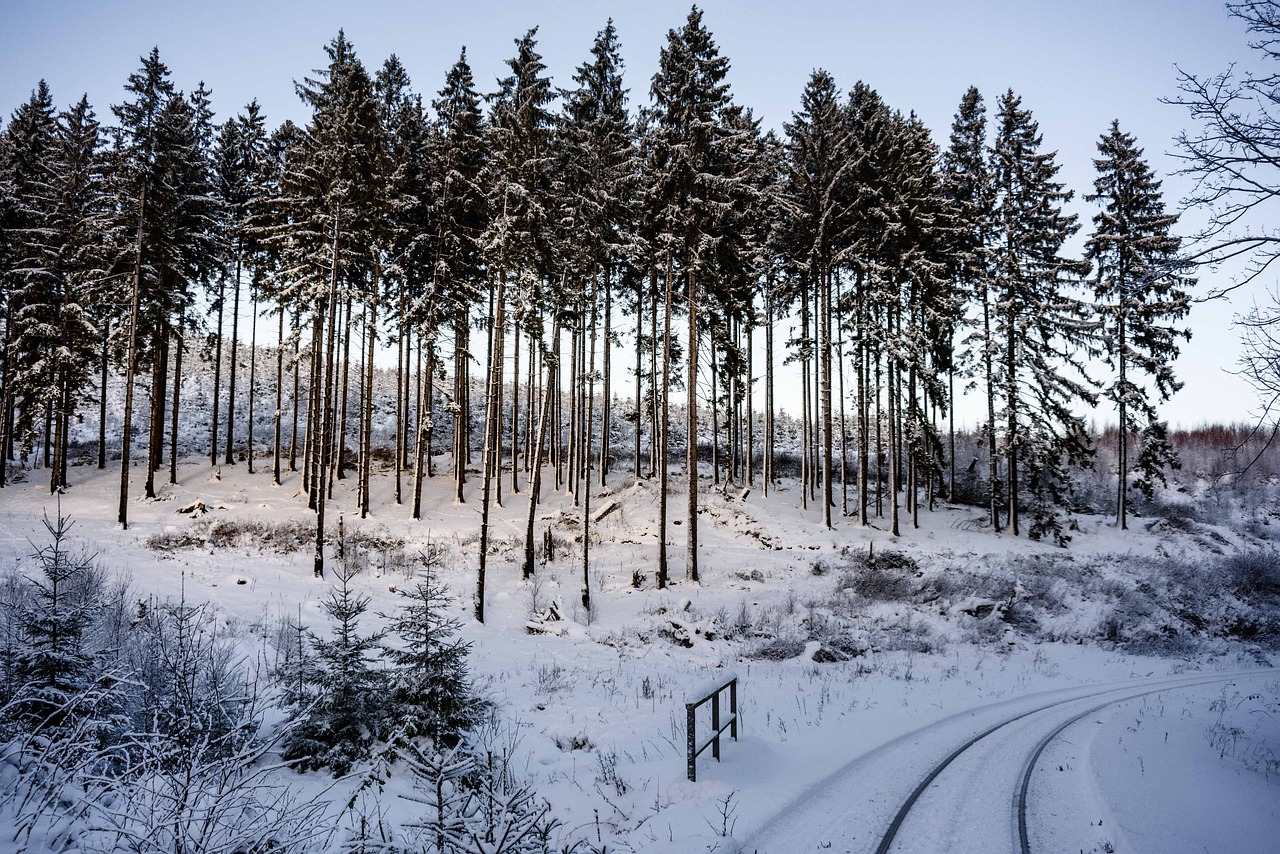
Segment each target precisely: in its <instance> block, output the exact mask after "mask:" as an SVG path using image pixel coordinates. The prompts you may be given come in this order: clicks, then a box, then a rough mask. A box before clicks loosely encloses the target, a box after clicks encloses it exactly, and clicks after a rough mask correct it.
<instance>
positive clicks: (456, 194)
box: [413, 49, 488, 518]
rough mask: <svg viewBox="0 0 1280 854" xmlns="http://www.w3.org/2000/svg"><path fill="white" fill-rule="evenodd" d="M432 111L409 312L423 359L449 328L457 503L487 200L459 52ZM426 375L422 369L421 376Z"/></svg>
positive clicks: (479, 122) (479, 116)
mask: <svg viewBox="0 0 1280 854" xmlns="http://www.w3.org/2000/svg"><path fill="white" fill-rule="evenodd" d="M432 110H433V111H434V113H435V116H436V126H435V132H434V134H433V135H432V137H431V163H432V166H433V168H432V173H431V198H432V216H433V219H434V222H435V227H434V228H433V229H432V231H431V232H428V235H427V236H428V237H429V238H430V239H431V240H432V271H431V283H430V286H429V290H428V292H427V293H426V294H425V295H423V297H422V298H420V299H419V300H417V301H416V302H415V305H414V309H413V312H414V317H415V318H420V322H421V323H422V324H423V325H424V327H425V329H426V334H427V336H428V340H429V347H428V361H429V362H432V363H434V362H435V360H436V359H437V358H438V346H437V344H436V342H435V334H436V329H437V326H443V327H448V328H449V329H450V331H451V332H452V333H453V336H452V337H453V342H452V344H453V346H452V351H453V352H452V356H453V380H454V382H453V389H452V392H451V393H450V394H448V395H447V397H448V399H449V400H448V404H447V406H446V410H447V411H450V412H451V413H452V415H453V460H454V466H453V469H454V471H453V475H454V498H455V500H456V501H458V502H462V500H463V486H464V484H465V482H466V464H467V461H468V453H469V438H470V425H469V414H468V402H469V393H468V388H467V380H468V377H469V371H468V363H469V361H470V359H471V353H470V330H471V312H472V310H473V309H474V307H475V305H476V303H478V302H479V300H480V293H481V287H482V279H483V268H484V265H483V259H482V256H481V246H482V242H481V236H482V234H483V233H484V231H485V226H486V225H487V223H488V208H487V201H488V200H487V199H486V196H485V192H484V187H483V184H482V182H481V176H482V175H483V174H484V173H485V172H486V171H487V165H486V161H487V159H488V151H487V148H486V144H485V133H486V130H485V128H486V125H485V121H484V115H483V113H482V112H481V110H480V95H479V93H478V92H477V91H476V88H475V80H474V78H473V76H472V74H471V66H470V65H469V64H468V63H467V54H466V50H465V49H463V51H462V53H461V55H460V56H459V57H458V61H457V62H455V63H454V64H453V66H452V67H451V68H450V69H449V72H448V74H447V75H446V77H445V82H444V86H443V87H442V88H441V89H440V91H439V93H438V97H437V98H436V100H435V101H433V102H432ZM432 373H433V371H430V370H429V371H428V375H431V374H432ZM426 409H428V408H427V407H425V406H424V410H426ZM428 411H429V410H428ZM420 433H421V430H420ZM430 439H431V433H430V427H429V426H428V430H427V432H426V434H425V435H420V439H419V447H421V448H423V449H425V448H426V446H427V444H428V443H429V442H430ZM419 463H420V464H419V466H418V471H417V473H416V475H415V477H416V482H415V485H414V517H415V518H419V517H420V515H421V493H422V477H423V476H424V475H425V470H426V458H424V455H423V454H422V453H419Z"/></svg>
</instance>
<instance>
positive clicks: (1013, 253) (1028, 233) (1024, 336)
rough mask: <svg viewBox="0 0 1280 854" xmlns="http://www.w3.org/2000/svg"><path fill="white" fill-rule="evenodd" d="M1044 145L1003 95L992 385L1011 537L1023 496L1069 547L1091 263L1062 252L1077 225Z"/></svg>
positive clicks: (1041, 528) (1035, 527)
mask: <svg viewBox="0 0 1280 854" xmlns="http://www.w3.org/2000/svg"><path fill="white" fill-rule="evenodd" d="M1042 143H1043V141H1042V138H1041V135H1040V131H1039V127H1038V125H1037V123H1036V122H1035V120H1034V119H1033V118H1032V117H1031V112H1030V110H1027V109H1026V108H1024V107H1023V106H1022V99H1021V98H1019V97H1017V96H1016V95H1014V94H1013V92H1012V91H1010V92H1007V93H1006V94H1004V95H1002V96H1001V98H1000V103H999V107H998V115H997V128H996V139H995V145H994V147H993V149H992V154H991V156H992V161H991V162H992V173H993V176H994V185H995V191H996V192H995V204H994V210H995V222H994V229H993V234H992V238H993V250H992V254H993V263H994V273H993V276H994V287H995V294H996V299H995V305H996V311H995V318H994V322H993V324H992V326H993V328H992V335H993V336H994V338H995V339H996V341H998V342H999V351H1000V356H999V359H1000V364H999V366H998V367H997V368H996V371H997V376H996V382H995V385H996V388H997V389H998V393H999V394H1000V396H1001V412H1000V414H1001V415H1002V416H1003V419H1004V437H1003V441H1004V453H1005V460H1006V470H1005V482H1006V486H1007V498H1008V501H1009V507H1008V513H1009V527H1010V530H1012V532H1013V533H1014V535H1015V536H1016V535H1017V534H1018V533H1019V532H1020V521H1019V516H1020V510H1021V505H1022V504H1023V503H1024V502H1025V504H1026V506H1027V507H1028V509H1029V510H1030V515H1031V525H1030V527H1029V529H1028V534H1029V535H1030V536H1031V537H1032V538H1033V539H1041V538H1044V537H1049V538H1052V539H1053V540H1055V541H1056V542H1058V543H1059V544H1063V545H1065V544H1066V542H1067V541H1068V540H1069V539H1070V537H1069V535H1067V534H1066V533H1065V531H1064V530H1063V523H1062V518H1061V514H1062V511H1063V509H1064V507H1065V505H1066V504H1067V497H1068V495H1069V493H1070V489H1071V484H1070V480H1069V477H1068V467H1069V466H1072V465H1075V466H1082V465H1087V464H1088V462H1089V459H1090V457H1091V455H1092V449H1091V448H1090V447H1089V440H1088V437H1087V434H1086V433H1085V429H1084V422H1083V418H1082V417H1081V416H1080V415H1079V414H1078V412H1079V408H1080V405H1081V404H1087V405H1093V404H1094V403H1095V402H1096V399H1097V395H1096V392H1095V390H1094V385H1093V383H1092V381H1091V380H1090V379H1089V377H1088V375H1087V373H1086V371H1085V366H1084V358H1085V356H1087V355H1088V354H1089V350H1088V345H1089V340H1088V332H1089V310H1088V307H1087V306H1086V305H1085V304H1084V303H1083V302H1082V301H1081V300H1080V299H1079V298H1078V297H1076V296H1073V295H1072V293H1071V291H1072V289H1073V288H1078V287H1080V285H1081V279H1082V277H1083V276H1084V275H1085V273H1086V272H1087V271H1088V263H1087V262H1081V261H1079V260H1074V259H1071V258H1068V257H1066V256H1065V255H1063V254H1062V253H1063V249H1064V247H1065V244H1066V242H1067V241H1068V240H1069V239H1070V238H1071V236H1072V235H1074V234H1075V232H1076V230H1077V229H1078V225H1077V223H1076V217H1075V216H1074V215H1069V214H1066V213H1064V212H1063V207H1064V206H1065V205H1066V203H1067V202H1068V201H1070V199H1071V196H1072V194H1071V192H1070V191H1068V190H1066V189H1065V188H1064V187H1063V185H1062V183H1061V182H1059V181H1057V180H1056V178H1057V173H1058V169H1059V167H1058V164H1057V163H1056V162H1055V156H1054V153H1053V152H1045V151H1042V150H1041V146H1042Z"/></svg>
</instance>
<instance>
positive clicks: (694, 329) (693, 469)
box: [685, 269, 698, 582]
mask: <svg viewBox="0 0 1280 854" xmlns="http://www.w3.org/2000/svg"><path fill="white" fill-rule="evenodd" d="M688 276H689V291H688V296H687V299H688V306H689V355H688V359H689V364H688V380H687V382H688V384H689V385H688V399H689V411H688V412H687V413H686V421H687V423H688V425H689V427H688V431H687V433H688V437H689V440H688V443H687V444H688V449H687V451H688V460H687V462H686V464H685V465H686V467H687V468H688V471H687V472H686V474H687V475H688V479H689V495H688V499H689V508H688V515H689V518H688V521H687V522H686V523H685V524H686V525H687V526H688V528H689V531H688V537H689V539H688V550H687V552H686V555H685V575H686V577H687V578H688V579H689V580H690V581H693V582H697V581H698V302H697V285H696V283H695V281H694V272H693V270H692V269H690V270H689V271H688Z"/></svg>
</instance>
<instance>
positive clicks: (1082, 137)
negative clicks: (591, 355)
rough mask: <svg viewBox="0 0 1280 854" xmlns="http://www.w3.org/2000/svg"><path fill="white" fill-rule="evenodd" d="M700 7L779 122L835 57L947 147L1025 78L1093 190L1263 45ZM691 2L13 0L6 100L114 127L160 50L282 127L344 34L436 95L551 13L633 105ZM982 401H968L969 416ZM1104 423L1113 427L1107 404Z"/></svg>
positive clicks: (1171, 1) (1217, 387) (1225, 30)
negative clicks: (1201, 78)
mask: <svg viewBox="0 0 1280 854" xmlns="http://www.w3.org/2000/svg"><path fill="white" fill-rule="evenodd" d="M700 5H701V6H702V8H703V9H704V11H705V21H706V24H707V25H708V27H709V28H710V29H711V31H712V32H713V34H714V35H715V38H716V40H717V42H718V44H719V45H720V48H721V51H722V53H723V54H724V55H726V56H727V57H729V59H730V61H731V63H732V70H731V72H730V82H731V84H732V87H733V91H734V93H735V95H736V97H737V98H738V100H739V101H741V102H742V103H745V104H747V105H750V106H752V107H754V108H755V110H756V113H757V114H758V115H759V116H761V117H762V118H763V119H764V121H765V123H766V124H767V125H769V126H772V127H780V126H781V123H782V122H783V121H785V120H786V119H787V118H788V117H789V116H790V114H791V112H792V110H794V109H795V108H796V106H797V104H798V102H799V95H800V91H801V89H802V88H803V86H804V83H805V81H806V79H807V78H808V76H809V72H810V71H811V70H812V69H813V68H815V67H824V68H826V69H828V70H829V71H830V72H831V73H832V74H833V75H834V76H835V78H836V81H837V83H838V84H839V85H840V86H841V88H847V87H849V86H850V85H852V84H853V83H854V82H855V81H856V80H864V81H866V82H867V83H868V84H870V85H871V86H873V87H874V88H876V89H877V90H878V91H879V92H880V94H881V95H882V96H883V97H884V98H885V100H886V101H887V102H888V103H889V104H890V105H891V106H892V107H895V108H898V109H901V110H904V111H906V110H915V111H916V112H917V113H918V114H919V115H920V117H921V118H922V119H923V120H924V121H925V123H926V124H927V125H928V126H929V127H931V128H932V129H933V130H934V132H935V138H936V139H937V140H938V141H939V142H940V144H943V145H945V140H946V132H947V129H948V127H949V125H950V122H951V117H952V115H953V113H954V112H955V108H956V105H957V104H958V103H959V100H960V96H961V95H962V94H963V92H964V90H965V89H966V88H967V87H968V86H969V85H970V84H974V85H977V86H978V88H979V89H980V90H981V91H982V92H983V94H984V96H985V97H986V99H987V102H988V107H989V108H991V107H992V106H993V105H994V102H995V100H996V97H997V96H998V95H999V94H1000V93H1001V92H1003V91H1004V90H1005V89H1007V88H1013V89H1014V91H1016V92H1017V93H1019V94H1020V95H1022V97H1023V102H1024V104H1025V105H1026V106H1027V107H1029V108H1031V110H1032V111H1033V113H1034V114H1035V116H1036V118H1037V119H1038V120H1039V122H1040V127H1041V130H1042V131H1043V133H1044V138H1045V145H1046V146H1047V147H1049V148H1052V149H1056V150H1057V151H1058V152H1059V162H1060V163H1061V164H1062V167H1063V169H1062V178H1063V179H1064V180H1065V181H1066V182H1067V184H1068V185H1069V186H1070V187H1072V188H1073V189H1075V190H1076V192H1077V194H1078V195H1083V194H1084V193H1085V192H1087V191H1088V190H1089V189H1090V188H1091V181H1092V177H1093V167H1092V157H1093V156H1094V153H1095V150H1094V145H1095V142H1096V140H1097V138H1098V136H1099V134H1101V133H1102V132H1103V131H1105V130H1106V128H1107V126H1108V125H1109V123H1110V121H1111V119H1113V118H1119V119H1120V122H1121V126H1122V127H1123V128H1124V129H1125V130H1127V131H1129V132H1130V133H1133V134H1135V135H1136V136H1137V138H1138V141H1139V143H1140V144H1142V145H1143V146H1144V147H1145V148H1146V150H1147V155H1148V158H1149V159H1150V160H1151V162H1152V164H1153V166H1154V167H1155V168H1156V169H1157V170H1158V171H1160V172H1161V174H1163V175H1167V174H1168V173H1169V172H1170V171H1171V170H1172V169H1173V168H1175V166H1174V163H1173V162H1172V161H1171V160H1170V159H1169V158H1168V157H1167V156H1166V154H1165V152H1167V151H1168V150H1169V149H1170V148H1171V140H1172V137H1173V136H1174V134H1175V133H1176V132H1177V131H1178V130H1179V129H1180V128H1181V127H1183V125H1184V124H1185V118H1186V117H1185V114H1184V112H1183V111H1182V110H1180V109H1178V108H1176V107H1169V106H1165V105H1162V104H1160V103H1159V100H1158V99H1159V98H1160V97H1161V96H1168V95H1171V94H1173V93H1174V91H1175V71H1174V67H1173V66H1174V63H1175V62H1176V63H1178V64H1180V65H1181V66H1183V67H1184V68H1186V69H1188V70H1192V71H1195V72H1197V73H1210V72H1214V71H1218V70H1221V69H1224V68H1225V67H1226V66H1227V64H1228V63H1230V62H1232V61H1233V60H1246V59H1247V58H1248V57H1247V54H1248V51H1247V49H1246V47H1245V34H1244V30H1243V27H1242V26H1241V24H1240V23H1239V22H1238V21H1235V20H1232V19H1230V18H1228V16H1227V15H1226V12H1225V11H1224V9H1223V8H1222V5H1221V4H1220V3H1217V2H1213V0H1164V1H1163V2H1161V1H1160V0H1059V2H1047V0H1045V1H1043V2H1042V0H983V2H949V1H948V0H914V1H913V0H903V2H891V0H853V2H844V3H838V2H816V0H793V1H792V2H787V3H781V2H760V0H754V2H729V0H710V1H709V2H705V3H702V4H700ZM688 11H689V5H688V3H686V2H683V0H676V1H675V2H672V0H650V2H627V3H618V2H613V3H610V2H599V0H574V2H557V3H539V2H518V0H470V2H468V1H467V0H454V2H436V0H429V1H428V0H418V2H412V0H367V2H359V3H354V2H351V3H344V2H336V0H308V2H294V3H273V2H269V0H260V2H244V0H225V2H220V3H216V4H215V3H190V2H179V0H167V2H166V1H165V0H116V2H89V0H54V2H50V0H0V57H3V62H2V63H0V112H2V113H3V114H4V115H5V117H6V121H7V116H8V114H9V113H11V112H12V110H13V108H14V107H16V106H17V105H18V104H19V103H20V102H21V101H23V100H24V99H25V98H26V97H27V96H28V95H29V93H30V91H31V89H32V88H33V87H34V85H35V84H36V82H37V81H38V80H40V79H41V78H44V79H45V80H47V81H48V82H49V84H50V86H51V87H52V90H53V95H54V98H55V100H56V102H57V103H58V104H60V105H64V104H66V103H69V102H71V101H73V100H75V99H76V98H78V97H79V95H80V94H81V93H82V92H87V93H88V95H89V98H90V100H91V101H92V103H93V104H94V106H95V107H96V108H97V110H98V112H99V115H100V117H102V118H103V119H104V120H110V118H111V117H110V112H109V109H108V108H109V105H110V104H111V103H112V102H113V101H117V100H119V99H120V96H121V87H122V86H123V84H124V81H125V78H126V77H127V76H128V74H129V73H130V72H132V71H134V70H135V69H136V68H137V67H138V65H139V57H140V56H141V55H142V54H144V53H146V52H147V51H149V50H150V48H151V47H152V45H158V46H159V48H160V53H161V57H162V59H163V60H164V61H165V62H166V63H167V64H168V65H169V67H170V68H171V70H172V71H173V75H174V79H175V81H176V83H177V85H178V86H179V87H181V88H183V89H186V90H190V89H191V88H192V87H194V86H195V85H196V83H197V82H198V81H200V80H204V81H205V82H206V83H207V84H208V86H209V87H210V88H211V89H212V90H213V105H214V108H215V110H216V111H217V113H218V116H219V118H223V117H226V116H227V115H229V114H231V113H234V112H235V111H237V110H238V109H239V108H240V107H242V106H243V105H244V104H245V103H247V102H248V101H249V100H250V99H252V98H255V97H256V98H257V99H258V100H259V102H260V103H261V104H262V106H263V109H264V110H265V112H266V114H267V117H268V120H269V121H270V122H272V123H276V122H279V121H281V120H283V119H285V118H292V119H294V120H295V121H299V120H305V118H306V112H305V110H304V109H303V107H302V105H301V104H300V103H299V101H298V99H297V97H296V96H295V94H294V91H293V81H294V80H295V79H300V78H301V77H303V76H304V75H307V74H309V73H310V72H311V70H312V69H314V68H316V67H319V66H321V65H323V64H324V59H325V57H324V53H323V49H322V48H323V46H324V44H325V43H326V42H327V41H329V40H330V39H331V38H332V37H333V36H334V35H335V34H336V33H337V31H338V29H339V28H340V27H341V28H344V29H345V30H346V33H347V36H348V38H349V39H350V40H351V41H352V42H353V43H354V45H355V47H356V51H357V54H358V55H359V56H360V57H361V58H362V59H363V60H364V61H365V63H366V64H367V65H368V66H370V67H371V68H374V67H376V66H378V65H379V64H381V62H382V60H383V59H385V58H386V56H387V55H388V54H390V53H396V54H397V55H399V57H400V58H401V60H402V61H403V63H404V64H405V66H406V67H407V69H408V71H409V73H410V75H411V76H412V78H413V83H414V85H415V88H417V89H418V90H419V91H421V92H423V93H424V94H427V95H428V96H430V95H431V94H433V93H434V92H435V90H436V89H438V88H439V86H440V84H441V82H442V81H443V79H444V74H445V71H446V70H447V69H448V68H449V66H450V65H451V64H452V63H453V62H454V60H455V59H456V58H457V55H458V51H459V48H460V47H461V46H462V45H464V44H465V45H466V46H467V51H468V58H469V59H470V61H471V65H472V68H473V70H474V71H475V74H476V79H477V82H478V84H479V85H480V87H481V88H482V89H484V90H488V89H492V88H494V87H493V81H494V80H495V79H496V78H497V77H498V76H500V75H502V74H503V73H504V72H505V70H506V69H505V66H504V65H503V60H504V59H506V58H507V57H508V56H510V55H511V53H512V52H513V44H512V40H513V39H515V38H516V37H518V36H520V35H522V34H523V33H524V31H525V30H526V29H528V28H529V27H531V26H534V25H538V26H539V33H538V38H539V47H540V49H541V51H542V53H543V56H544V59H545V62H546V64H547V66H548V68H549V70H550V72H551V74H552V75H553V77H554V82H555V83H557V84H559V85H569V75H570V74H571V73H572V70H573V68H574V66H576V65H577V64H578V63H579V62H581V61H582V60H583V59H584V58H585V57H586V55H587V51H588V50H589V48H590V45H591V40H592V38H593V37H594V35H595V33H596V32H597V31H598V30H599V29H600V28H601V27H603V25H604V23H605V20H606V19H607V18H609V17H610V16H612V17H613V19H614V22H615V24H616V25H617V27H618V32H619V36H620V38H621V42H622V46H623V54H624V56H625V58H626V61H627V67H628V82H629V85H630V87H631V89H632V100H633V104H634V103H636V102H641V101H644V100H645V99H647V94H648V83H649V78H650V77H651V75H652V74H653V71H654V69H655V67H656V65H657V58H658V51H659V48H660V47H661V45H662V43H663V40H664V38H665V34H666V32H667V30H668V29H670V28H672V27H677V26H679V25H681V24H682V23H683V21H684V18H685V16H686V15H687V14H688ZM1184 189H1185V184H1184V183H1183V182H1182V181H1181V180H1180V179H1178V178H1176V177H1169V178H1168V179H1167V180H1166V192H1167V195H1168V196H1169V198H1170V200H1171V201H1176V199H1177V197H1178V196H1180V195H1181V194H1182V192H1183V190H1184ZM1076 209H1077V210H1078V212H1079V213H1080V214H1081V219H1082V222H1083V224H1084V227H1085V229H1084V230H1087V229H1088V227H1089V223H1088V217H1089V216H1091V214H1092V211H1091V210H1089V207H1088V206H1087V205H1084V204H1083V203H1082V202H1080V203H1078V204H1077V206H1076ZM1260 296H1261V295H1260ZM1236 308H1237V309H1240V308H1243V306H1242V305H1240V304H1239V303H1237V306H1236ZM1231 311H1232V310H1231V308H1229V307H1224V306H1221V305H1215V306H1200V307H1197V309H1196V310H1195V311H1194V312H1193V314H1192V326H1193V329H1194V330H1195V339H1194V340H1193V342H1192V343H1191V345H1190V346H1188V347H1187V348H1186V353H1185V355H1184V357H1183V359H1182V360H1180V363H1179V372H1180V374H1181V376H1182V377H1183V378H1184V379H1185V380H1186V388H1185V389H1184V391H1183V392H1182V393H1181V394H1180V395H1179V396H1178V397H1177V398H1175V400H1174V402H1173V403H1171V404H1170V405H1169V406H1168V407H1167V409H1166V412H1167V414H1168V416H1169V417H1170V419H1171V420H1172V421H1174V422H1175V423H1182V424H1186V425H1192V424H1197V423H1200V422H1202V421H1205V420H1234V419H1243V418H1245V417H1247V416H1248V414H1249V411H1250V408H1251V404H1252V400H1251V396H1250V394H1249V391H1248V389H1247V387H1245V386H1243V385H1242V384H1240V383H1239V382H1237V381H1236V380H1234V379H1233V378H1231V377H1229V376H1228V375H1226V374H1224V372H1223V371H1224V369H1230V368H1231V367H1232V366H1233V362H1234V358H1235V355H1236V352H1237V345H1236V340H1237V336H1236V335H1235V334H1234V333H1233V332H1232V331H1231V330H1230V329H1229V328H1228V326H1229V322H1230V317H1231ZM968 408H969V407H967V406H966V404H965V403H964V402H961V405H960V406H959V407H958V409H959V411H960V412H961V413H962V414H963V413H965V412H966V410H967V409H968ZM1098 417H1099V420H1100V421H1107V420H1110V419H1109V418H1108V413H1102V412H1100V413H1099V415H1098Z"/></svg>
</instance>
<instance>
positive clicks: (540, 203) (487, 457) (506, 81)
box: [475, 27, 554, 622]
mask: <svg viewBox="0 0 1280 854" xmlns="http://www.w3.org/2000/svg"><path fill="white" fill-rule="evenodd" d="M536 35H537V28H536V27H535V28H534V29H532V30H529V31H528V32H527V33H525V35H524V36H523V37H522V38H519V39H516V55H515V56H514V57H512V58H510V59H508V60H507V66H508V67H509V68H510V69H511V74H510V75H508V76H507V77H504V78H503V79H502V80H500V81H499V90H498V92H497V93H496V95H495V96H494V98H493V107H492V109H491V110H490V118H489V131H488V134H487V141H488V144H489V155H490V156H489V160H488V162H487V163H486V173H485V177H484V183H485V187H486V189H487V190H488V197H489V200H488V209H489V211H490V212H491V217H492V218H491V219H490V221H489V223H488V227H487V228H486V230H485V232H484V234H483V236H482V238H481V245H482V247H483V255H484V258H485V260H486V264H487V266H488V268H489V272H490V276H491V277H494V278H496V280H497V281H496V282H491V284H490V287H491V288H492V290H491V292H490V293H491V314H490V316H489V318H488V321H487V325H488V330H489V348H488V354H487V359H486V367H485V372H486V381H485V399H486V402H485V439H484V461H483V463H482V465H481V478H482V479H483V493H482V498H481V508H480V514H481V521H480V565H479V572H478V576H477V584H476V596H475V615H476V619H477V620H479V621H480V622H484V595H485V594H484V590H485V569H486V560H487V555H486V552H487V550H488V541H489V512H490V504H491V503H492V501H493V489H494V484H495V483H497V484H498V489H499V498H498V500H499V502H500V501H501V497H500V490H501V470H502V447H503V440H502V432H503V431H502V425H503V418H502V408H503V407H502V384H503V364H504V360H505V352H506V350H505V342H506V335H507V303H508V299H509V297H508V295H507V294H508V278H509V277H511V278H513V279H514V280H515V281H516V282H517V283H518V284H519V286H520V287H519V290H518V291H517V293H520V292H523V293H525V294H528V296H526V297H525V299H524V301H525V302H526V303H532V304H536V303H538V302H539V301H540V298H539V297H538V296H537V295H536V294H534V293H533V291H534V288H535V286H536V284H537V282H538V280H539V278H540V275H541V274H542V273H543V272H544V271H546V270H547V269H548V267H549V264H548V263H547V261H548V259H549V255H550V252H551V248H550V245H549V241H548V239H547V238H548V236H549V235H550V234H551V233H552V231H553V229H552V228H551V224H552V219H551V213H550V211H549V209H548V204H549V200H550V191H551V131H552V126H553V118H552V115H551V112H550V110H549V105H550V102H551V100H552V98H553V97H554V92H553V90H552V88H551V79H550V78H549V77H547V76H544V74H543V72H544V71H545V70H546V66H545V65H544V64H543V62H542V56H541V54H539V53H538V52H537V41H536V40H535V38H534V37H535V36H536ZM514 308H515V309H516V312H515V313H516V315H517V318H518V319H519V318H520V317H522V316H524V315H525V313H526V312H529V311H532V310H533V305H529V304H526V305H517V306H514ZM518 421H519V419H518V414H517V415H516V417H513V418H512V430H513V432H514V431H515V429H516V425H517V424H518ZM513 447H514V443H513ZM512 465H513V466H514V465H515V460H514V459H513V460H512Z"/></svg>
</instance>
